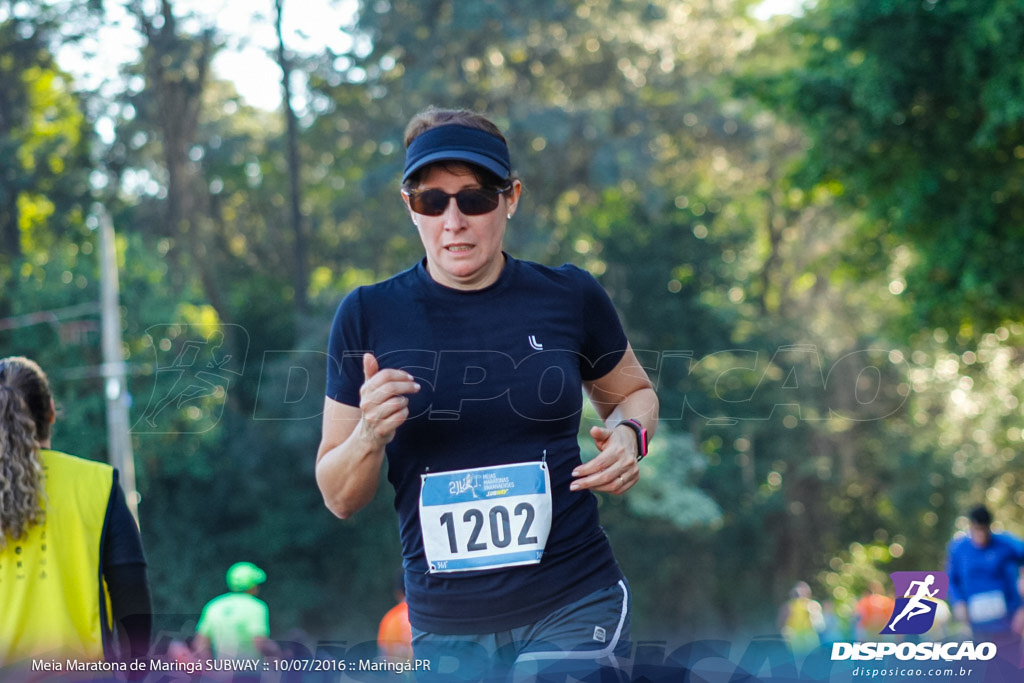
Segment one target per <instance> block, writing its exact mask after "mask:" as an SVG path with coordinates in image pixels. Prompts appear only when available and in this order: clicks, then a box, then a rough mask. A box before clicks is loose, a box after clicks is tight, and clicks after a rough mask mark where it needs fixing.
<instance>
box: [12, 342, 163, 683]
mask: <svg viewBox="0 0 1024 683" xmlns="http://www.w3.org/2000/svg"><path fill="white" fill-rule="evenodd" d="M55 420H56V409H55V408H54V403H53V397H52V394H51V392H50V386H49V381H48V380H47V378H46V375H45V373H44V372H43V371H42V369H41V368H40V367H39V365H38V364H36V363H35V362H34V361H31V360H29V359H27V358H22V357H9V358H4V359H2V360H0V669H6V668H8V667H18V666H20V665H24V664H26V663H27V662H28V661H29V660H31V659H33V658H52V659H57V660H58V661H63V660H64V658H74V659H77V660H80V661H100V660H108V661H113V660H120V661H125V660H128V659H136V658H142V657H144V656H145V655H146V653H147V651H148V649H149V640H150V635H151V632H152V607H151V601H150V593H149V582H148V579H147V576H146V559H145V555H144V554H143V550H142V539H141V538H140V535H139V528H138V526H137V524H136V522H135V519H134V517H132V514H131V512H130V511H129V509H128V505H127V503H126V502H125V497H124V492H123V491H122V490H121V487H120V485H119V484H118V482H117V471H116V470H115V469H114V468H112V467H110V466H109V465H106V464H103V463H99V462H93V461H90V460H84V459H82V458H78V457H75V456H72V455H68V454H66V453H61V452H58V451H55V450H51V448H50V446H51V430H52V427H53V423H54V421H55ZM0 678H2V676H0Z"/></svg>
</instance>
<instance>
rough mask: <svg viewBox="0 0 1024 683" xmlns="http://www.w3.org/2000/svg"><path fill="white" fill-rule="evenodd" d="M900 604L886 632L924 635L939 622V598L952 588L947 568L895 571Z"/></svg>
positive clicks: (895, 607)
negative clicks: (927, 570) (935, 570)
mask: <svg viewBox="0 0 1024 683" xmlns="http://www.w3.org/2000/svg"><path fill="white" fill-rule="evenodd" d="M889 576H890V577H892V585H893V588H894V589H895V591H896V595H897V596H902V597H897V598H896V605H895V606H894V607H893V610H892V616H890V617H889V623H888V624H886V626H885V628H884V629H882V633H883V634H902V635H921V634H922V633H926V632H927V631H928V630H929V629H930V628H931V627H932V625H933V624H934V623H935V613H936V611H937V609H938V601H939V600H945V599H946V594H947V593H948V592H949V577H948V576H946V573H945V572H893V573H892V574H890V575H889Z"/></svg>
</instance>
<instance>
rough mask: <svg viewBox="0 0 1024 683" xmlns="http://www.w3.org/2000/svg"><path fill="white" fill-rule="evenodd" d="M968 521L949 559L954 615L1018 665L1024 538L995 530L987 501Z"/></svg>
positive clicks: (1022, 624) (1023, 617) (1023, 622)
mask: <svg viewBox="0 0 1024 683" xmlns="http://www.w3.org/2000/svg"><path fill="white" fill-rule="evenodd" d="M968 519H969V521H970V532H969V533H968V534H967V535H964V536H961V537H959V538H956V539H954V540H953V542H952V543H950V546H949V551H948V557H947V561H946V573H947V574H948V575H949V601H950V604H951V605H952V611H953V615H954V616H955V617H956V619H957V620H958V621H959V622H960V623H962V624H969V625H970V628H971V631H972V633H973V636H974V638H975V639H982V640H985V641H987V642H992V643H995V644H996V646H997V647H998V649H999V653H1000V655H1001V656H1003V657H1006V658H1008V659H1010V661H1012V662H1014V663H1015V664H1019V663H1020V657H1021V633H1022V631H1024V600H1022V599H1021V593H1020V582H1021V580H1022V579H1021V565H1024V541H1021V539H1019V538H1017V537H1016V536H1013V535H1012V534H1009V533H1005V532H997V531H993V530H992V513H991V512H990V511H989V510H988V508H986V507H985V506H983V505H979V506H977V507H975V508H973V509H971V511H970V512H969V514H968Z"/></svg>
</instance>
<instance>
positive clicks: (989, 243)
mask: <svg viewBox="0 0 1024 683" xmlns="http://www.w3.org/2000/svg"><path fill="white" fill-rule="evenodd" d="M1022 26H1024V8H1022V7H1021V6H1020V5H1019V4H1018V3H1012V2H994V3H972V2H914V3H893V2H888V1H884V0H829V1H827V2H819V3H816V5H815V7H814V9H812V10H810V11H809V12H808V13H807V15H806V16H805V17H804V18H802V19H800V20H798V21H795V22H793V24H792V25H791V26H790V27H789V28H788V29H787V30H786V31H785V32H784V33H783V35H782V36H781V37H780V38H779V40H782V41H788V43H789V46H790V48H791V49H792V51H793V53H794V54H795V55H796V59H795V63H794V61H789V60H787V61H785V62H783V66H782V68H781V69H779V70H777V71H776V72H775V73H774V74H767V75H766V73H765V70H764V69H762V70H760V71H758V72H755V74H756V75H755V76H753V78H752V79H751V82H750V83H749V84H748V87H749V88H750V90H753V91H757V92H758V93H759V94H760V95H761V96H762V97H763V99H765V101H767V102H769V103H770V104H771V105H772V106H773V107H774V108H776V109H778V110H779V111H781V112H783V113H784V114H785V115H786V116H788V117H789V118H792V119H793V120H795V121H798V122H799V123H800V124H801V125H802V126H803V127H804V129H805V131H806V133H807V135H808V137H809V148H810V149H812V150H813V152H812V153H810V154H808V155H807V156H806V157H805V158H804V160H803V163H802V166H801V168H800V170H799V172H798V173H797V175H796V178H797V179H798V182H799V183H801V184H802V185H803V186H804V187H811V186H813V185H816V184H824V183H835V184H837V187H839V188H841V194H842V197H843V199H844V201H845V202H847V203H848V204H849V205H850V206H851V207H853V208H855V209H856V210H858V211H859V212H861V213H862V218H861V227H860V229H859V231H858V233H857V234H856V235H855V240H856V241H855V242H853V243H851V244H850V246H851V248H855V247H856V245H857V243H858V242H863V241H864V240H866V239H872V238H874V237H875V236H879V237H880V236H882V235H884V234H885V233H891V234H893V235H895V236H896V237H897V238H898V239H900V241H902V242H904V243H906V244H908V245H910V246H911V247H912V248H913V249H914V251H915V256H916V258H914V259H913V261H912V263H910V264H909V266H907V267H906V274H905V277H906V282H907V297H908V298H909V299H910V300H911V301H912V302H913V304H914V313H915V317H914V318H913V320H912V322H911V323H910V325H909V327H910V329H913V328H914V327H916V326H917V325H920V324H925V325H941V326H945V327H952V328H953V329H959V328H961V327H962V326H963V327H967V328H971V329H974V330H983V329H991V328H992V327H994V326H995V325H998V324H999V323H1001V322H1002V321H1003V320H1004V319H1017V318H1019V312H1020V306H1021V303H1022V301H1024V289H1022V288H1021V281H1020V278H1019V277H1017V272H1018V271H1019V268H1020V259H1019V256H1018V255H1019V254H1020V253H1021V251H1022V248H1024V228H1022V226H1024V182H1022V181H1024V178H1022V175H1021V159H1022V158H1024V124H1022V121H1024V117H1022V116H1021V114H1022V113H1024V76H1022V74H1021V70H1020V60H1019V55H1020V54H1021V51H1022V50H1024V29H1022V28H1021V27H1022ZM772 40H776V39H775V38H774V37H773V38H772ZM754 79H757V80H754Z"/></svg>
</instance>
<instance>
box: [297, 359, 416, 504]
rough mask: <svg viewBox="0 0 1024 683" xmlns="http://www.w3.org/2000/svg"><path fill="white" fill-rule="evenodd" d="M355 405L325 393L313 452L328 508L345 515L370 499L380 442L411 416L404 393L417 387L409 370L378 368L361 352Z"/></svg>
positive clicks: (381, 452)
mask: <svg viewBox="0 0 1024 683" xmlns="http://www.w3.org/2000/svg"><path fill="white" fill-rule="evenodd" d="M363 376H364V381H363V385H362V387H360V389H359V397H360V399H359V407H358V408H356V407H354V406H349V405H345V404H344V403H339V402H338V401H335V400H333V399H330V398H326V399H324V418H323V436H322V437H321V440H320V448H319V449H318V450H317V455H316V483H317V486H319V487H320V493H321V494H322V495H323V497H324V503H325V504H326V505H327V508H328V509H329V510H330V511H331V512H333V513H334V514H335V515H337V516H338V517H341V518H342V519H345V518H347V517H351V516H352V515H354V514H355V513H356V512H358V511H359V510H361V509H362V508H364V507H366V505H367V504H368V503H369V502H370V501H371V500H373V497H374V495H375V494H376V492H377V484H378V483H379V481H380V468H381V463H382V462H383V460H384V448H385V447H386V446H387V445H388V444H389V443H390V442H391V440H392V439H393V438H395V431H396V430H397V429H398V427H399V426H401V424H402V423H403V422H405V419H406V418H407V417H408V416H409V408H408V405H409V400H408V399H407V398H406V397H405V394H412V393H416V392H417V391H419V385H418V384H416V383H415V382H414V381H413V378H412V375H410V374H409V373H407V372H404V371H402V370H395V369H384V370H381V369H380V368H379V366H378V364H377V359H376V358H374V357H373V356H372V355H371V354H366V355H364V356H363Z"/></svg>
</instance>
